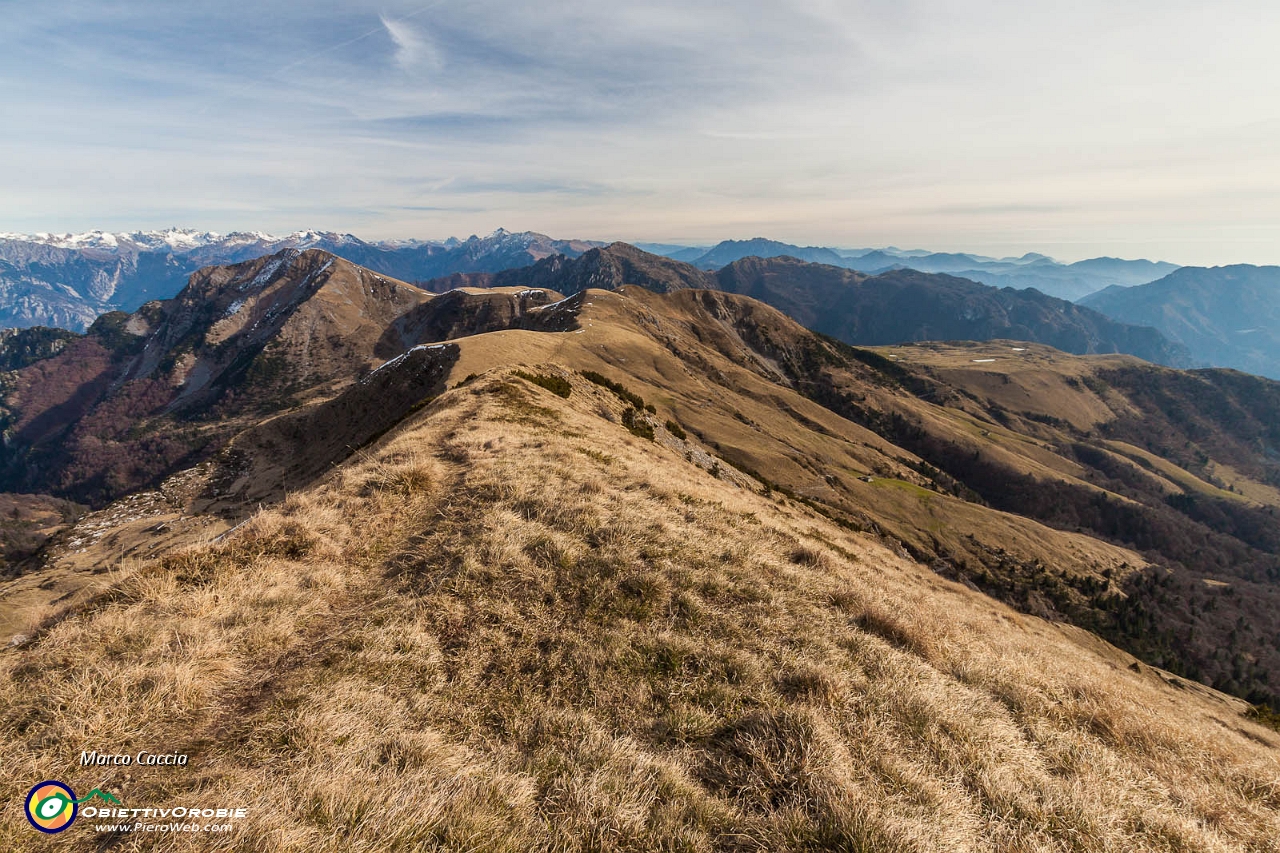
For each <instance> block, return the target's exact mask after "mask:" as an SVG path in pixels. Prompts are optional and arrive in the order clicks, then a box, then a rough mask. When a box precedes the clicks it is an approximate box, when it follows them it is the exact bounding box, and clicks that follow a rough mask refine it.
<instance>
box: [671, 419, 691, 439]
mask: <svg viewBox="0 0 1280 853" xmlns="http://www.w3.org/2000/svg"><path fill="white" fill-rule="evenodd" d="M665 426H666V427H667V432H669V433H671V434H672V435H674V436H675V437H676V438H678V439H680V440H681V441H684V440H685V439H686V438H688V437H689V436H688V434H687V433H686V432H685V431H684V430H683V429H681V428H680V424H678V423H676V422H675V421H667V423H666V425H665Z"/></svg>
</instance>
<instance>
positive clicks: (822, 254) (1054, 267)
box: [654, 237, 1178, 301]
mask: <svg viewBox="0 0 1280 853" xmlns="http://www.w3.org/2000/svg"><path fill="white" fill-rule="evenodd" d="M654 248H655V249H657V250H659V252H658V253H659V254H662V255H664V256H666V257H670V258H673V259H675V260H680V261H686V262H688V263H691V264H693V265H694V266H696V267H698V268H699V269H705V270H716V269H720V268H721V267H723V266H727V265H728V264H731V263H733V262H734V261H739V260H742V259H743V258H748V257H759V258H776V257H792V258H798V259H799V260H802V261H810V262H813V263H822V264H831V265H833V266H838V267H845V268H847V269H855V270H858V271H859V272H863V273H868V274H875V273H881V272H889V271H891V270H894V269H913V270H919V271H920V272H929V273H949V274H951V275H957V276H960V277H961V278H967V279H971V280H972V281H977V282H980V283H982V284H989V285H991V286H992V287H1012V288H1015V289H1018V290H1022V289H1025V288H1028V287H1034V288H1036V289H1037V290H1039V291H1040V292H1042V293H1046V294H1048V295H1050V296H1056V297H1058V298H1060V299H1068V300H1072V301H1074V300H1077V299H1080V298H1081V297H1083V296H1086V295H1088V294H1090V293H1094V292H1096V291H1099V290H1102V289H1104V288H1107V287H1113V286H1121V287H1130V286H1134V285H1138V284H1146V283H1147V282H1151V281H1155V280H1156V279H1158V278H1160V277H1162V276H1165V275H1168V274H1169V273H1171V272H1173V271H1174V270H1176V269H1177V268H1178V266H1177V265H1176V264H1170V263H1165V262H1163V261H1159V262H1153V261H1147V260H1136V261H1129V260H1122V259H1119V258H1092V259H1090V260H1085V261H1077V262H1076V263H1073V264H1063V263H1059V262H1058V261H1055V260H1054V259H1053V258H1050V257H1048V256H1047V255H1042V254H1039V253H1036V252H1028V253H1027V254H1025V255H1023V256H1022V257H1020V258H991V257H986V256H984V255H974V254H968V253H953V252H926V251H923V250H908V251H903V250H901V249H895V248H886V249H855V250H849V249H835V248H824V247H821V246H796V245H793V244H790V243H783V242H779V241H777V240H767V239H765V238H763V237H757V238H754V239H751V240H725V241H724V242H722V243H719V244H718V245H716V246H714V247H712V248H710V249H699V248H680V247H673V246H663V245H655V247H654Z"/></svg>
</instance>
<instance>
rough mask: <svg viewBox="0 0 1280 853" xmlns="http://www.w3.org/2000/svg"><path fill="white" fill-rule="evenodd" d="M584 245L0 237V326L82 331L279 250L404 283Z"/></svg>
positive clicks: (510, 239) (200, 235)
mask: <svg viewBox="0 0 1280 853" xmlns="http://www.w3.org/2000/svg"><path fill="white" fill-rule="evenodd" d="M593 245H599V244H595V243H590V242H584V241H578V240H553V239H552V238H550V237H547V236H545V235H542V234H534V233H530V232H525V233H520V234H513V233H510V232H507V231H504V230H502V229H498V230H497V231H495V232H494V233H492V234H490V235H489V236H487V237H475V236H472V237H470V238H468V239H466V240H456V239H452V238H451V239H449V240H445V241H439V242H430V241H416V240H414V241H385V242H366V241H364V240H360V239H359V238H357V237H354V236H352V235H350V234H336V233H332V232H321V231H298V232H295V233H293V234H290V235H287V236H284V237H275V236H272V235H269V234H263V233H260V232H237V233H232V234H225V235H222V234H215V233H212V232H197V231H191V230H184V229H176V228H171V229H168V230H165V231H148V232H133V233H129V234H111V233H105V232H101V231H93V232H89V233H86V234H36V235H18V234H0V327H14V326H18V327H27V326H57V327H61V328H66V329H74V330H77V331H80V330H83V329H85V328H87V327H88V325H89V324H91V323H92V322H93V321H94V319H95V318H96V317H98V316H99V315H101V314H103V313H106V312H107V311H112V310H123V311H132V310H134V309H136V308H138V307H139V306H141V305H142V304H143V303H145V302H149V301H151V300H154V299H167V298H169V297H171V296H173V295H175V294H176V293H177V292H178V291H179V290H181V289H182V287H183V286H184V285H185V284H186V281H187V277H188V276H190V275H191V274H192V273H193V272H195V271H196V270H197V269H199V268H201V267H204V266H210V265H219V264H228V263H236V262H239V261H244V260H250V259H253V258H257V257H261V256H263V255H269V254H273V253H275V252H278V251H281V250H283V249H323V250H325V251H329V252H333V253H334V254H337V255H339V256H341V257H343V258H346V259H347V260H350V261H352V262H354V263H358V264H360V265H362V266H364V267H366V268H368V269H371V270H374V271H376V272H379V273H382V274H383V275H389V276H393V277H396V278H399V279H405V280H409V281H418V280H425V279H429V278H436V277H439V276H443V275H448V274H450V273H453V272H472V271H494V270H500V269H506V268H508V267H513V266H524V265H525V264H529V263H532V262H534V261H536V260H539V259H541V258H544V257H547V256H548V255H551V254H557V253H558V254H564V255H568V256H570V257H574V256H576V255H578V254H581V253H582V252H583V251H585V250H586V249H588V248H590V247H591V246H593Z"/></svg>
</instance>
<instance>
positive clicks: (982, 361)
mask: <svg viewBox="0 0 1280 853" xmlns="http://www.w3.org/2000/svg"><path fill="white" fill-rule="evenodd" d="M993 361H995V359H994V358H975V359H974V360H973V363H974V364H990V363H991V362H993Z"/></svg>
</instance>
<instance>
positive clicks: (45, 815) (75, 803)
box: [24, 779, 120, 835]
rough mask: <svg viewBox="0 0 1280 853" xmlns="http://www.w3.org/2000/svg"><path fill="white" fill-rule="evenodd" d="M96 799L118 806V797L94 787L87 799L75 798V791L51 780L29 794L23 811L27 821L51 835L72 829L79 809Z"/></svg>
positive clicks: (36, 787)
mask: <svg viewBox="0 0 1280 853" xmlns="http://www.w3.org/2000/svg"><path fill="white" fill-rule="evenodd" d="M94 797H97V798H98V799H100V800H106V801H107V802H109V803H119V802H120V800H118V799H117V798H116V797H115V795H113V794H108V793H106V792H105V791H101V790H99V789H97V788H94V789H93V790H92V791H90V792H89V794H88V796H86V797H81V798H80V799H78V800H77V799H76V793H75V791H72V790H71V788H69V787H68V786H66V785H64V784H62V783H61V782H57V781H54V780H52V779H49V780H46V781H44V782H41V783H40V784H38V785H36V786H35V787H34V788H32V789H31V790H30V791H28V792H27V802H26V806H25V807H24V810H25V811H26V814H27V821H28V822H29V823H30V824H31V825H32V826H34V827H35V828H36V829H38V830H40V831H41V832H47V833H49V834H50V835H52V834H54V833H56V832H62V830H64V829H66V828H67V827H69V826H71V823H72V821H74V820H75V819H76V814H77V813H78V812H79V810H80V804H81V803H87V802H88V801H89V800H92V799H93V798H94Z"/></svg>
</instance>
